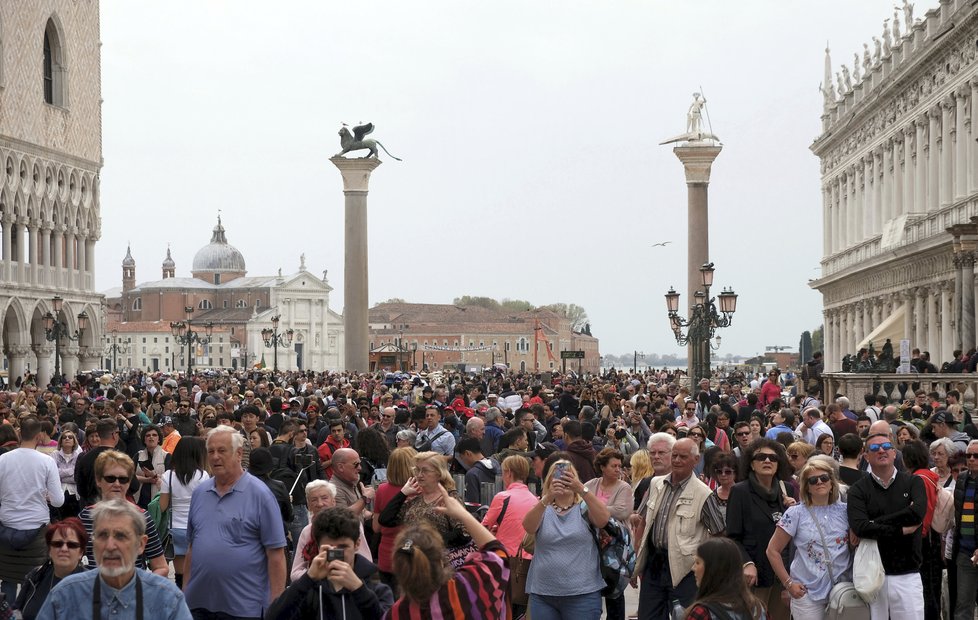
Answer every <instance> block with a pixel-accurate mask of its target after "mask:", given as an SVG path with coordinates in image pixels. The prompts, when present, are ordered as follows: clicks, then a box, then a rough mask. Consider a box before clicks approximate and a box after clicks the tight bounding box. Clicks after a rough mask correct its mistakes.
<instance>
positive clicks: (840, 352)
mask: <svg viewBox="0 0 978 620" xmlns="http://www.w3.org/2000/svg"><path fill="white" fill-rule="evenodd" d="M845 327H846V326H845V313H844V312H843V309H842V308H836V309H835V367H836V368H837V369H838V368H841V367H842V358H843V357H844V356H845V355H846V354H847V353H849V351H846V350H845V348H846V341H845Z"/></svg>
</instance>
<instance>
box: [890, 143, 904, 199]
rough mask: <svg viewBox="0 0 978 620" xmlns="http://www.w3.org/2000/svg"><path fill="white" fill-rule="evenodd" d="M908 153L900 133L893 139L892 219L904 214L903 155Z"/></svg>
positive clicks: (891, 177)
mask: <svg viewBox="0 0 978 620" xmlns="http://www.w3.org/2000/svg"><path fill="white" fill-rule="evenodd" d="M905 152H906V149H905V148H904V142H903V132H900V131H898V132H897V133H896V135H895V137H894V138H893V173H892V175H891V176H890V180H891V181H892V183H891V184H890V185H892V187H893V189H892V191H891V192H890V196H891V199H892V203H893V204H892V206H891V208H890V211H891V213H892V217H900V216H901V215H902V214H903V195H904V189H903V179H904V172H903V155H904V153H905Z"/></svg>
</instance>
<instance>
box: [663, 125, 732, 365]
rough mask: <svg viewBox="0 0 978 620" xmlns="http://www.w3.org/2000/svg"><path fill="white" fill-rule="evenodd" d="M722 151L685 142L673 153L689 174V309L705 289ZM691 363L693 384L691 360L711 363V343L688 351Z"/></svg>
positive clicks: (687, 294) (717, 147)
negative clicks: (712, 195)
mask: <svg viewBox="0 0 978 620" xmlns="http://www.w3.org/2000/svg"><path fill="white" fill-rule="evenodd" d="M722 149H723V147H722V146H720V145H719V144H716V143H713V142H712V141H711V142H703V143H701V144H700V143H696V142H686V143H684V144H682V145H681V146H677V147H675V148H673V149H672V152H673V153H675V154H676V157H678V158H679V161H681V162H683V169H684V170H685V171H686V187H687V192H688V193H687V200H686V210H687V217H688V230H687V237H688V246H687V255H686V270H687V276H686V277H687V281H686V302H687V303H688V304H689V308H692V307H693V306H694V305H695V304H696V298H695V297H694V293H696V291H698V290H701V289H702V288H703V276H702V274H700V267H702V266H703V264H704V263H708V262H710V226H709V224H710V218H709V200H708V199H709V187H710V171H711V170H712V167H713V160H715V159H716V158H717V155H719V154H720V151H721V150H722ZM687 353H688V357H689V360H690V367H689V371H690V376H691V377H693V379H694V384H695V382H696V381H699V379H700V377H698V376H694V374H695V372H696V370H695V369H694V368H693V364H692V360H693V359H694V357H696V358H699V357H700V356H702V355H705V356H706V357H705V358H702V359H706V360H709V359H710V343H709V342H706V343H704V345H703V350H702V351H699V352H697V353H698V354H697V355H696V356H694V355H693V351H692V348H691V347H690V349H689V350H688V351H687Z"/></svg>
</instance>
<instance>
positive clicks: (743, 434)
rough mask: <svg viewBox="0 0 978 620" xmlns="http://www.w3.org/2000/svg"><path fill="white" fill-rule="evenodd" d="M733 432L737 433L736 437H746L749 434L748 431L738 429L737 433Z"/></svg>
mask: <svg viewBox="0 0 978 620" xmlns="http://www.w3.org/2000/svg"><path fill="white" fill-rule="evenodd" d="M735 434H736V435H737V437H746V436H748V435H750V431H740V432H739V433H735Z"/></svg>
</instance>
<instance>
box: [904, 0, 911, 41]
mask: <svg viewBox="0 0 978 620" xmlns="http://www.w3.org/2000/svg"><path fill="white" fill-rule="evenodd" d="M903 25H904V26H906V27H907V34H910V29H911V28H913V3H912V2H908V1H907V0H903Z"/></svg>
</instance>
